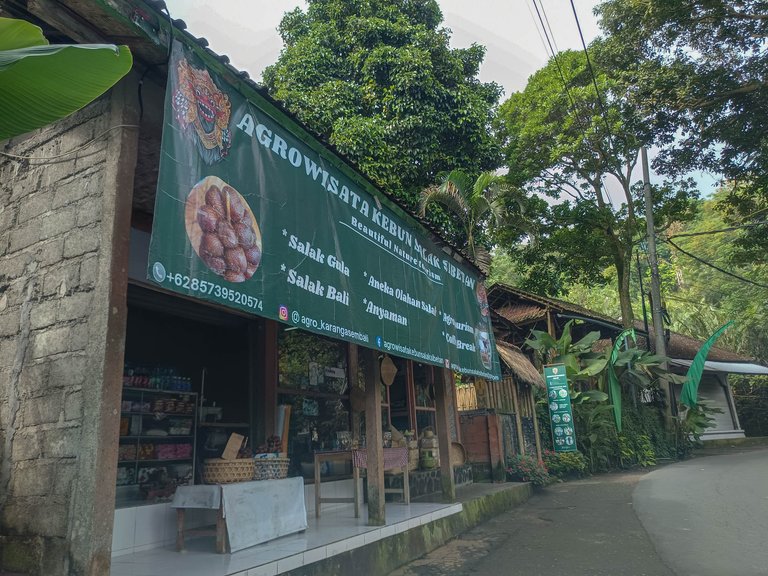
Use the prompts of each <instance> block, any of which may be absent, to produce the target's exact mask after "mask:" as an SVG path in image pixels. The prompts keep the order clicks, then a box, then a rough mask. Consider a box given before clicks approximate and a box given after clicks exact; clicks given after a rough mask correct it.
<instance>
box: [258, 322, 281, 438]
mask: <svg viewBox="0 0 768 576" xmlns="http://www.w3.org/2000/svg"><path fill="white" fill-rule="evenodd" d="M251 330H252V333H253V338H254V339H255V340H256V342H257V344H256V347H257V349H258V355H257V356H259V358H258V360H257V362H258V364H257V365H256V366H254V372H256V374H257V378H256V379H255V381H254V382H252V386H253V398H254V399H255V402H254V403H253V404H252V406H251V409H252V414H253V416H252V423H251V426H252V428H253V430H252V431H251V434H252V435H253V436H252V440H253V441H252V443H251V445H254V446H258V445H259V444H262V443H264V442H266V440H267V438H269V437H270V436H271V435H272V434H274V433H275V417H276V411H277V377H278V351H277V322H276V321H275V320H267V319H262V320H260V321H259V322H258V323H257V324H255V325H253V326H252V327H251Z"/></svg>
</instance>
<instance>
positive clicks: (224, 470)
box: [203, 458, 253, 484]
mask: <svg viewBox="0 0 768 576" xmlns="http://www.w3.org/2000/svg"><path fill="white" fill-rule="evenodd" d="M249 480H253V460H252V459H251V458H237V459H235V460H223V459H222V458H209V459H207V460H206V461H205V462H204V463H203V482H205V483H206V484H231V483H232V482H247V481H249Z"/></svg>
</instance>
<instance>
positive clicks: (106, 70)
mask: <svg viewBox="0 0 768 576" xmlns="http://www.w3.org/2000/svg"><path fill="white" fill-rule="evenodd" d="M132 66H133V58H132V56H131V52H130V50H128V48H127V47H126V46H114V45H111V44H73V45H69V44H48V41H47V40H46V39H45V37H44V36H43V33H42V31H41V30H40V28H38V27H36V26H33V25H31V24H30V23H29V22H25V21H23V20H16V19H12V18H0V140H5V139H7V138H11V137H12V136H17V135H19V134H24V133H26V132H29V131H31V130H35V129H37V128H41V127H43V126H46V125H48V124H51V123H53V122H55V121H57V120H60V119H61V118H64V117H66V116H69V115H70V114H72V113H73V112H75V111H77V110H79V109H80V108H82V107H83V106H85V105H86V104H89V103H90V102H92V101H93V100H95V99H96V98H98V97H99V96H101V95H102V94H103V93H104V92H106V91H107V90H108V89H109V88H111V87H112V86H113V85H114V84H115V83H116V82H117V81H118V80H120V78H122V77H123V76H125V75H126V74H127V73H128V72H129V71H130V69H131V67H132Z"/></svg>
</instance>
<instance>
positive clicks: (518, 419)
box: [512, 382, 525, 454]
mask: <svg viewBox="0 0 768 576" xmlns="http://www.w3.org/2000/svg"><path fill="white" fill-rule="evenodd" d="M512 405H513V407H514V409H515V427H516V428H517V445H518V447H519V448H520V454H525V438H523V415H522V413H521V410H522V407H521V406H520V398H519V397H518V395H517V382H513V383H512Z"/></svg>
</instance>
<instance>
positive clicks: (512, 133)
mask: <svg viewBox="0 0 768 576" xmlns="http://www.w3.org/2000/svg"><path fill="white" fill-rule="evenodd" d="M593 72H594V74H593ZM638 125H639V118H638V117H637V116H636V115H635V114H634V111H633V109H632V108H631V107H630V106H627V102H626V100H625V97H624V92H623V90H621V86H620V85H617V84H616V82H615V81H614V80H613V79H612V77H610V76H608V75H607V74H606V73H605V72H603V71H601V69H597V68H591V67H590V66H589V62H588V61H587V57H586V55H585V54H584V53H583V52H574V51H567V52H562V53H560V54H558V55H557V56H555V57H554V58H552V60H550V62H549V63H548V64H547V66H546V67H544V68H542V69H541V70H539V71H538V72H537V73H536V74H534V75H533V76H532V77H531V78H530V80H529V81H528V85H527V86H526V88H525V90H524V91H523V92H518V93H516V94H513V95H512V96H511V97H510V98H509V100H507V101H506V102H505V103H504V104H503V105H502V106H501V110H500V112H499V119H498V132H499V134H500V135H501V137H502V138H503V141H504V153H505V157H506V161H507V166H508V167H509V178H510V180H511V182H512V183H513V184H515V185H518V186H521V187H523V188H525V189H526V190H527V191H528V192H529V193H530V194H531V195H532V196H538V197H539V198H546V199H548V200H547V202H544V201H541V200H540V201H539V203H538V208H539V211H538V229H537V231H536V233H535V235H534V236H533V237H532V238H531V239H530V241H529V242H527V243H524V244H519V245H517V246H516V247H515V248H513V249H512V250H513V253H514V254H515V256H516V257H517V258H518V260H519V261H520V263H521V264H522V265H523V266H525V267H528V268H529V272H528V274H527V281H526V282H525V286H526V287H527V288H530V289H533V290H537V291H543V292H545V293H548V294H550V295H557V294H559V293H561V292H562V291H563V290H564V289H565V287H566V286H567V285H568V284H571V283H576V282H582V283H586V284H604V283H605V281H606V279H605V277H604V276H603V270H604V269H605V268H606V267H607V266H609V265H610V266H612V267H613V268H614V269H615V270H616V276H615V277H616V282H617V292H618V295H619V302H620V305H621V317H622V322H623V323H624V325H625V326H632V322H633V320H634V313H633V309H632V302H631V298H630V291H629V288H630V271H631V263H632V252H633V249H634V246H635V243H636V242H637V241H638V240H639V238H640V237H641V234H642V231H643V228H644V218H643V213H642V192H641V190H642V189H641V186H639V183H637V181H636V178H635V177H634V176H633V172H634V169H635V165H636V163H637V159H638V151H639V149H640V147H641V146H642V145H643V144H644V140H643V137H642V133H641V132H640V131H639V129H638ZM609 189H610V192H609ZM691 195H692V191H691V190H690V189H688V188H686V187H682V186H680V187H672V186H671V185H668V186H662V187H658V188H657V189H656V190H655V191H654V200H655V210H654V212H655V216H656V222H657V225H662V226H663V225H664V224H665V223H666V222H668V221H669V220H670V219H671V218H679V217H684V216H685V215H686V212H687V210H688V209H689V207H690V202H689V200H690V197H691ZM639 210H640V212H639ZM509 232H511V236H512V237H514V236H516V235H518V234H519V230H517V229H515V228H514V227H513V228H511V229H510V231H509ZM499 239H500V241H501V242H503V243H506V244H507V245H509V244H510V242H509V239H508V238H506V236H505V234H502V235H500V237H499Z"/></svg>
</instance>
